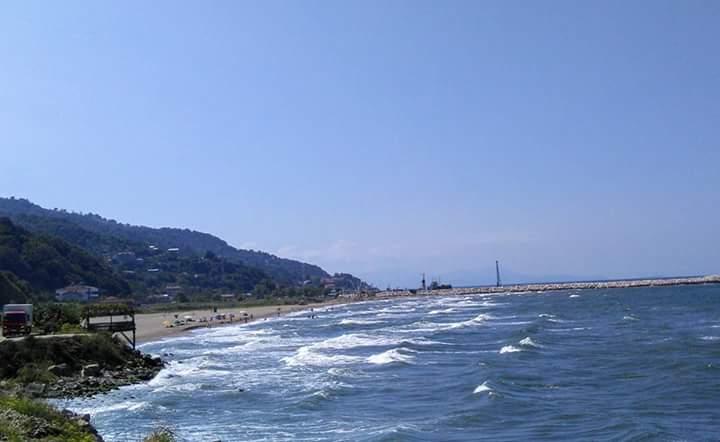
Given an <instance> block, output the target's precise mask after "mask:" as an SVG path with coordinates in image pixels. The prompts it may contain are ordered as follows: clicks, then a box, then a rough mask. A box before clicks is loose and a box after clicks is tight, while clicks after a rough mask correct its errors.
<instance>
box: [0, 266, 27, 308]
mask: <svg viewBox="0 0 720 442" xmlns="http://www.w3.org/2000/svg"><path fill="white" fill-rule="evenodd" d="M27 296H28V290H27V288H26V287H25V286H24V285H23V283H22V281H19V280H18V279H17V277H16V276H15V275H14V274H12V273H10V272H2V271H0V305H3V304H10V303H18V304H22V303H24V302H25V301H26V300H27Z"/></svg>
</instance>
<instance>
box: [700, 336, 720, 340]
mask: <svg viewBox="0 0 720 442" xmlns="http://www.w3.org/2000/svg"><path fill="white" fill-rule="evenodd" d="M700 339H702V340H703V341H717V340H720V336H703V337H702V338H700Z"/></svg>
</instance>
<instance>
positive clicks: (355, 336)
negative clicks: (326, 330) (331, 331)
mask: <svg viewBox="0 0 720 442" xmlns="http://www.w3.org/2000/svg"><path fill="white" fill-rule="evenodd" d="M397 343H398V340H397V339H393V338H389V337H387V336H382V335H378V336H370V335H367V334H359V333H348V334H345V335H340V336H336V337H334V338H329V339H326V340H324V341H320V342H317V343H315V344H312V345H311V346H310V347H311V349H313V350H318V349H335V350H345V349H349V348H357V347H374V346H382V345H394V344H397Z"/></svg>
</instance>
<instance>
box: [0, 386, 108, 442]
mask: <svg viewBox="0 0 720 442" xmlns="http://www.w3.org/2000/svg"><path fill="white" fill-rule="evenodd" d="M8 411H9V412H10V413H13V414H19V415H21V419H13V420H9V419H7V414H8V413H7V412H8ZM3 412H5V413H3ZM38 422H42V424H43V425H44V426H45V428H46V429H47V430H46V431H45V433H46V434H43V435H37V434H36V436H37V437H33V435H32V434H33V432H36V431H37V429H38V428H37V426H38ZM0 439H3V440H8V441H10V442H24V441H31V440H32V441H47V442H50V441H66V442H92V441H94V440H95V439H94V436H93V435H92V434H90V433H89V432H88V430H87V429H86V428H83V427H81V426H80V425H79V424H78V423H77V422H76V421H74V420H72V419H68V418H67V417H66V416H64V415H63V414H62V413H60V412H59V411H58V410H57V409H55V408H54V407H52V406H50V405H48V404H46V403H44V402H41V401H35V400H31V399H28V398H23V397H15V396H5V395H0Z"/></svg>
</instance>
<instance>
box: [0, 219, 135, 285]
mask: <svg viewBox="0 0 720 442" xmlns="http://www.w3.org/2000/svg"><path fill="white" fill-rule="evenodd" d="M0 271H4V272H9V273H12V274H13V275H15V276H16V277H17V279H18V280H20V281H24V282H25V283H26V284H27V285H28V286H29V287H30V288H31V289H32V290H33V291H37V292H52V291H54V290H56V289H58V288H60V287H63V286H66V285H69V284H74V283H80V282H82V283H85V284H90V285H93V286H96V287H98V288H100V289H102V290H104V291H106V292H107V293H109V294H114V295H121V296H122V295H127V294H129V293H130V286H129V284H128V283H127V282H126V281H125V280H123V279H122V278H120V277H119V276H118V275H116V274H115V273H114V272H113V270H112V269H111V268H110V267H109V266H108V265H107V264H105V263H104V262H103V261H102V260H100V259H98V258H97V257H95V256H93V255H90V254H89V253H87V252H85V251H84V250H82V249H80V248H79V247H76V246H72V245H70V244H68V243H67V242H65V241H63V240H61V239H59V238H54V237H50V236H47V235H37V234H33V233H30V232H29V231H27V230H25V229H23V228H21V227H19V226H16V225H14V224H13V223H12V221H10V219H8V218H0ZM4 280H5V283H3V285H4V286H5V287H6V288H7V290H8V293H10V294H12V293H15V294H17V291H16V290H14V289H13V288H12V286H13V285H14V286H16V287H18V284H17V281H12V280H11V279H9V278H8V277H7V275H6V276H5V278H4ZM8 282H10V284H7V283H8Z"/></svg>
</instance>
